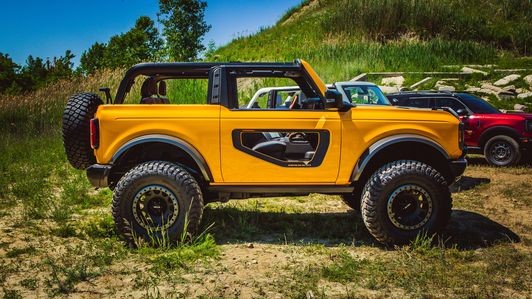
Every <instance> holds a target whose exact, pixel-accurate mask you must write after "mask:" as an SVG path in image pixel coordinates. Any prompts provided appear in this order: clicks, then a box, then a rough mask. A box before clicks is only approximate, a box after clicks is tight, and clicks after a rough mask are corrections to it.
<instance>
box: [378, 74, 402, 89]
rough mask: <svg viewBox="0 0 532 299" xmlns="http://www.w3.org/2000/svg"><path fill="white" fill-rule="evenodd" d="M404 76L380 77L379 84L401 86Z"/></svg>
mask: <svg viewBox="0 0 532 299" xmlns="http://www.w3.org/2000/svg"><path fill="white" fill-rule="evenodd" d="M404 82H405V78H404V77H403V76H397V77H387V78H382V81H381V84H382V85H387V86H399V87H400V86H403V83H404Z"/></svg>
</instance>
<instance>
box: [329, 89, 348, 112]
mask: <svg viewBox="0 0 532 299" xmlns="http://www.w3.org/2000/svg"><path fill="white" fill-rule="evenodd" d="M325 100H326V101H327V106H329V107H335V108H338V110H340V111H342V110H344V108H345V107H344V101H343V98H342V94H341V93H339V92H338V91H336V90H330V89H327V91H326V92H325ZM329 103H333V105H330V104H329Z"/></svg>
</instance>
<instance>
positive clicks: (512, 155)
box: [484, 135, 521, 167]
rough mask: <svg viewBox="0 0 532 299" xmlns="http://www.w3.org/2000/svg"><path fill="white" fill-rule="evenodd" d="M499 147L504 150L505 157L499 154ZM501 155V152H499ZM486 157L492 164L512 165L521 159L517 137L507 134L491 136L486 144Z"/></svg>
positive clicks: (500, 165)
mask: <svg viewBox="0 0 532 299" xmlns="http://www.w3.org/2000/svg"><path fill="white" fill-rule="evenodd" d="M497 147H499V148H500V150H501V151H503V153H502V154H503V155H504V157H500V156H498V152H497ZM499 155H500V154H499ZM484 157H485V158H486V161H487V162H488V163H489V164H490V165H492V166H499V167H504V166H512V165H515V164H517V163H518V162H519V160H520V159H521V152H520V151H519V144H518V143H517V141H515V139H513V138H512V137H510V136H506V135H497V136H494V137H491V138H490V139H489V140H488V141H487V142H486V145H485V146H484Z"/></svg>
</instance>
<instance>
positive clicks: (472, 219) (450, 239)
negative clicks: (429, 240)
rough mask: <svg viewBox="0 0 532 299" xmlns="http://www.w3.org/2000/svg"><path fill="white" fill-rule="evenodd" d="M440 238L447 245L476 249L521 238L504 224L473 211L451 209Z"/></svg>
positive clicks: (517, 240)
mask: <svg viewBox="0 0 532 299" xmlns="http://www.w3.org/2000/svg"><path fill="white" fill-rule="evenodd" d="M442 238H443V239H444V240H447V242H446V245H447V246H449V245H450V246H456V247H457V248H458V249H476V248H484V247H489V246H493V245H495V244H499V243H515V242H519V241H521V238H520V237H519V236H518V235H517V234H516V233H514V232H513V231H512V230H510V229H509V228H507V227H506V226H504V225H502V224H500V223H498V222H495V221H493V220H491V219H489V218H488V217H485V216H483V215H480V214H477V213H475V212H470V211H463V210H453V212H452V214H451V220H450V222H449V224H448V225H447V228H446V229H445V231H444V233H443V236H442Z"/></svg>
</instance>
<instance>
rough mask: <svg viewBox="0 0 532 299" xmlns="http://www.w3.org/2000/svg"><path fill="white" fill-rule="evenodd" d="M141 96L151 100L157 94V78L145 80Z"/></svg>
mask: <svg viewBox="0 0 532 299" xmlns="http://www.w3.org/2000/svg"><path fill="white" fill-rule="evenodd" d="M140 94H141V95H142V97H143V98H149V97H151V96H152V95H154V94H157V82H155V78H153V77H149V78H146V80H144V83H142V87H141V88H140Z"/></svg>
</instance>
